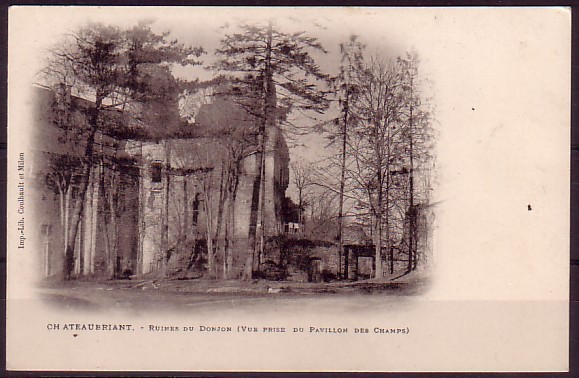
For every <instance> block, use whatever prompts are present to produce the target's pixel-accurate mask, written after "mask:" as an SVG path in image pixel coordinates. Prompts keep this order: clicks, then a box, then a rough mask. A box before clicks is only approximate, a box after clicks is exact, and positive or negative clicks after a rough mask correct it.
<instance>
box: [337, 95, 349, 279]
mask: <svg viewBox="0 0 579 378" xmlns="http://www.w3.org/2000/svg"><path fill="white" fill-rule="evenodd" d="M349 97H350V93H349V88H347V89H346V98H345V100H344V120H343V126H342V160H341V163H342V166H341V174H340V196H339V201H340V202H339V207H338V243H339V245H338V253H339V257H338V266H339V268H338V278H340V276H341V271H342V255H343V253H344V236H343V232H344V190H345V187H346V146H347V132H348V112H349V101H350V98H349ZM346 269H348V268H347V267H346Z"/></svg>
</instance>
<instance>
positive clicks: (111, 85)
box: [42, 24, 202, 279]
mask: <svg viewBox="0 0 579 378" xmlns="http://www.w3.org/2000/svg"><path fill="white" fill-rule="evenodd" d="M201 53H202V50H201V49H199V48H189V47H185V46H183V45H181V44H179V43H177V42H176V41H168V40H167V34H161V35H158V34H155V33H154V32H153V31H152V30H151V29H150V28H149V27H148V26H147V25H144V24H140V25H137V26H136V27H134V28H132V29H128V30H123V29H120V28H118V27H114V26H107V25H103V24H89V25H86V26H84V27H81V28H80V29H78V30H77V31H74V32H71V33H70V34H68V35H67V36H66V37H65V38H64V39H63V40H62V41H61V42H59V44H58V45H57V46H56V47H54V48H53V49H52V50H51V51H50V56H49V58H48V63H47V66H46V67H45V69H43V72H42V73H43V74H44V76H45V78H46V80H47V82H48V83H49V84H51V85H54V86H60V87H65V88H70V89H71V91H73V92H74V93H75V94H78V95H80V96H82V97H85V98H88V99H91V104H90V105H89V106H86V107H83V108H81V109H79V108H76V109H74V108H69V109H68V110H69V111H71V112H75V111H81V112H83V113H84V114H85V116H86V119H87V123H86V130H85V133H84V136H83V140H82V143H81V144H82V145H83V148H84V152H83V153H82V174H81V180H80V183H79V187H78V192H77V195H76V203H75V206H74V210H73V213H72V216H71V220H70V222H69V223H70V224H69V228H70V230H69V232H68V233H67V240H65V244H66V253H65V264H64V270H63V274H64V277H65V279H70V278H71V274H72V271H73V265H74V250H75V242H76V239H77V233H78V230H79V225H80V221H81V219H82V214H83V208H84V203H85V197H86V193H87V188H88V186H89V181H90V177H91V170H92V169H93V166H94V163H95V138H96V136H97V135H98V134H99V133H111V132H113V131H115V130H111V127H113V128H114V127H120V128H121V130H116V132H117V133H120V135H124V136H128V135H131V133H132V132H136V130H138V129H141V135H143V132H144V133H146V132H151V133H152V131H154V130H158V129H160V128H158V127H154V128H148V129H147V130H144V131H143V130H142V124H141V125H139V124H138V123H136V124H135V122H132V121H127V122H126V123H123V124H122V125H120V126H119V125H118V123H117V122H110V119H107V118H109V117H110V115H111V114H114V111H115V110H129V111H128V113H132V114H133V115H134V114H136V113H138V110H137V109H139V110H143V109H144V110H145V111H144V112H143V113H144V114H146V115H147V116H146V118H148V119H147V121H150V120H151V119H152V117H149V115H150V114H156V115H158V114H163V113H162V112H161V111H159V110H160V109H165V110H166V109H167V108H166V107H164V105H166V106H169V105H170V104H168V103H170V102H171V101H166V100H171V99H172V98H171V96H174V92H175V87H173V86H172V85H167V86H163V85H165V84H167V83H168V82H171V80H170V71H169V68H168V66H167V65H170V64H174V63H179V64H196V63H197V62H196V61H195V60H194V58H195V57H198V56H199V55H200V54H201ZM159 77H164V78H165V79H167V80H166V81H163V82H162V83H163V84H161V86H160V87H159V85H160V84H159V81H158V80H157V79H159ZM175 82H176V81H175V80H173V83H175ZM154 86H156V87H154ZM153 91H157V92H156V94H154V95H152V92H153ZM73 104H74V102H71V103H70V105H73ZM175 105H176V102H175ZM130 107H132V112H131V111H130V110H131V109H130ZM167 113H168V112H167Z"/></svg>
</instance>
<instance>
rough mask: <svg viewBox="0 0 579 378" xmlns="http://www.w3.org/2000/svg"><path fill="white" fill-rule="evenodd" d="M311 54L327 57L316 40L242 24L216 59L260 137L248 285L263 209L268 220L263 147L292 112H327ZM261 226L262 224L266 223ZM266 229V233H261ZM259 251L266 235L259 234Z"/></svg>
mask: <svg viewBox="0 0 579 378" xmlns="http://www.w3.org/2000/svg"><path fill="white" fill-rule="evenodd" d="M310 51H319V52H325V50H324V49H323V47H322V46H321V44H320V43H319V42H318V40H317V39H316V38H313V37H309V36H306V35H305V34H304V33H303V32H297V33H285V32H282V31H280V30H278V28H277V27H276V26H275V25H274V24H273V23H272V22H268V23H266V24H265V25H260V24H254V25H249V24H243V25H240V26H239V31H238V32H236V33H233V34H227V35H225V37H224V38H223V39H222V41H221V46H220V48H219V49H217V50H216V53H217V54H218V55H220V56H222V59H221V60H220V61H219V62H218V63H217V64H216V66H215V68H216V69H218V70H221V71H226V72H231V73H234V78H235V83H236V86H235V88H236V89H235V90H234V91H232V92H231V94H232V95H234V96H235V97H236V98H237V102H238V103H239V104H240V105H241V106H243V107H244V108H245V109H246V110H247V111H248V112H249V113H250V114H252V115H254V116H256V117H257V118H258V120H259V128H258V132H257V136H258V142H257V172H258V174H257V176H256V179H255V182H254V188H253V195H252V206H251V216H250V231H249V235H248V253H247V260H246V263H245V271H244V277H245V279H250V278H251V277H252V273H253V271H254V270H256V269H258V268H259V267H258V266H256V263H257V264H258V263H259V255H258V256H257V259H256V258H255V257H254V254H255V251H256V235H257V217H258V213H259V209H260V204H261V209H262V211H261V214H262V217H263V214H264V211H263V209H264V206H265V201H264V198H263V196H264V194H265V180H264V168H265V164H264V161H265V154H266V151H265V146H266V144H267V141H268V139H272V138H273V137H274V134H275V128H276V125H277V124H278V123H280V122H281V121H287V115H288V114H289V113H290V112H291V111H293V110H301V111H314V112H317V113H321V112H323V111H324V110H325V109H326V108H327V107H328V100H327V97H326V93H325V92H324V91H322V90H320V89H319V87H318V85H316V81H317V80H326V79H327V75H325V74H324V73H322V72H321V70H320V68H319V66H318V65H317V64H316V63H315V61H314V59H313V58H312V55H311V53H310ZM261 223H262V225H263V219H262V222H261ZM263 229H264V227H262V230H263ZM261 238H262V241H261V249H263V247H264V244H265V243H264V238H265V235H264V232H262V233H261Z"/></svg>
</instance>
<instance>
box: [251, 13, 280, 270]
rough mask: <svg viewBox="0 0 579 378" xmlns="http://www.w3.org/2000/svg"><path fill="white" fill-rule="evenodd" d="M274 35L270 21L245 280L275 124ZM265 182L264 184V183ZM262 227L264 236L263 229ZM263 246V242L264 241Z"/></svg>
mask: <svg viewBox="0 0 579 378" xmlns="http://www.w3.org/2000/svg"><path fill="white" fill-rule="evenodd" d="M272 35H273V25H272V23H271V22H270V23H269V26H268V37H267V46H266V56H265V67H264V76H263V88H262V90H263V92H262V117H261V124H260V129H259V135H258V146H257V149H258V154H257V156H256V172H257V177H256V178H255V181H254V183H253V193H252V201H251V215H250V223H249V235H248V243H247V244H248V251H247V258H246V262H245V269H244V273H243V279H244V280H250V279H251V278H252V277H253V271H254V263H255V260H256V259H255V253H256V249H255V247H256V236H257V217H258V213H259V209H260V199H262V201H261V208H262V210H263V209H264V205H263V204H264V202H265V201H264V200H265V193H263V194H264V195H261V192H262V188H264V185H265V182H263V181H264V180H265V177H264V176H263V174H264V165H265V164H264V161H265V153H266V151H265V134H266V130H267V127H268V126H271V125H273V124H274V118H273V116H274V114H273V113H274V110H275V108H276V106H277V100H276V95H275V85H274V83H273V73H272V68H271V50H272ZM262 182H263V184H262ZM263 218H264V211H262V212H261V221H262V223H263V221H264V219H263ZM264 226H265V225H264V224H262V225H261V227H262V237H263V229H264ZM262 246H263V243H262Z"/></svg>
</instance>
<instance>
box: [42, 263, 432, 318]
mask: <svg viewBox="0 0 579 378" xmlns="http://www.w3.org/2000/svg"><path fill="white" fill-rule="evenodd" d="M427 286H428V277H427V276H425V275H424V274H421V273H418V272H412V273H410V274H408V275H401V274H394V275H392V276H390V277H385V278H382V279H371V280H361V281H336V282H329V283H301V282H289V281H266V280H252V281H238V280H229V281H222V280H208V279H192V280H171V279H153V278H149V279H145V278H139V279H131V280H106V281H104V280H103V281H88V280H73V281H67V282H63V281H46V282H44V283H43V284H42V285H41V287H39V293H40V295H41V297H42V298H43V299H44V300H45V301H47V302H48V303H50V304H54V305H56V306H58V307H59V308H63V307H64V308H71V309H89V310H106V309H111V308H120V309H132V310H138V311H141V310H144V311H147V310H150V309H159V308H170V309H176V308H180V309H186V308H191V307H208V306H209V307H216V308H223V307H236V306H241V305H242V306H251V305H252V304H255V303H262V304H263V303H270V302H272V301H276V302H277V303H280V302H284V301H285V302H287V303H295V302H296V301H302V302H303V301H304V300H305V301H309V302H312V301H316V300H320V299H323V300H326V301H327V300H335V301H342V302H348V301H352V298H355V297H356V298H363V297H365V298H366V300H367V299H368V297H375V299H376V300H380V298H384V297H406V296H414V295H419V294H420V293H421V292H423V291H424V289H425V288H426V287H427ZM371 300H374V299H371Z"/></svg>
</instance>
